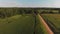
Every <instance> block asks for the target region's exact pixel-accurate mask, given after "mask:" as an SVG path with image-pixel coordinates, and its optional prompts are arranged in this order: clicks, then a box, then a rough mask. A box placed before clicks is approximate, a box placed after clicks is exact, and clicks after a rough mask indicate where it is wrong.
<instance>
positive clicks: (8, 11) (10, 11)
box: [0, 8, 60, 18]
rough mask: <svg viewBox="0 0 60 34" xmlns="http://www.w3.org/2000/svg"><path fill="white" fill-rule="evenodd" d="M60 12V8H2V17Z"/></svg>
mask: <svg viewBox="0 0 60 34" xmlns="http://www.w3.org/2000/svg"><path fill="white" fill-rule="evenodd" d="M37 13H39V14H43V13H48V14H49V13H52V14H54V13H60V9H59V8H0V18H5V17H11V16H14V15H24V14H37Z"/></svg>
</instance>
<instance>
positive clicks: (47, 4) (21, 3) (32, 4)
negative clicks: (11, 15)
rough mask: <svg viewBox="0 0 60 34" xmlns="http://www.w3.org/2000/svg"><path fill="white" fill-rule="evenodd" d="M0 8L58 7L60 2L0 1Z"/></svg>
mask: <svg viewBox="0 0 60 34" xmlns="http://www.w3.org/2000/svg"><path fill="white" fill-rule="evenodd" d="M0 7H58V8H60V0H0Z"/></svg>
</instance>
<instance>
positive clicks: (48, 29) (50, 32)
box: [38, 14, 54, 34]
mask: <svg viewBox="0 0 60 34" xmlns="http://www.w3.org/2000/svg"><path fill="white" fill-rule="evenodd" d="M38 16H39V19H40V21H41V22H42V24H43V25H44V27H45V29H46V31H47V32H48V34H54V33H53V32H52V31H51V29H50V28H49V26H48V25H47V24H46V22H45V20H44V19H43V18H42V17H41V16H40V15H39V14H38Z"/></svg>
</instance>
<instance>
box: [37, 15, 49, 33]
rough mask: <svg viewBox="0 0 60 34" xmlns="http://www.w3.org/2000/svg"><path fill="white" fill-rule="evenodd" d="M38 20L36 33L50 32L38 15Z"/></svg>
mask: <svg viewBox="0 0 60 34" xmlns="http://www.w3.org/2000/svg"><path fill="white" fill-rule="evenodd" d="M36 20H37V26H36V34H48V33H47V31H46V29H45V28H44V26H43V24H42V22H41V21H40V19H39V16H38V15H37V16H36Z"/></svg>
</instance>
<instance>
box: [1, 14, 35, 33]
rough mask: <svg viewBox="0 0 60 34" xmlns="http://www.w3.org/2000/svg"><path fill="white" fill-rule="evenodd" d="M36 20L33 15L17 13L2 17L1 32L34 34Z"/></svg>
mask: <svg viewBox="0 0 60 34" xmlns="http://www.w3.org/2000/svg"><path fill="white" fill-rule="evenodd" d="M34 22H35V21H34V17H33V16H32V15H25V16H22V15H15V16H12V17H9V18H5V19H0V34H33V32H34Z"/></svg>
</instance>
